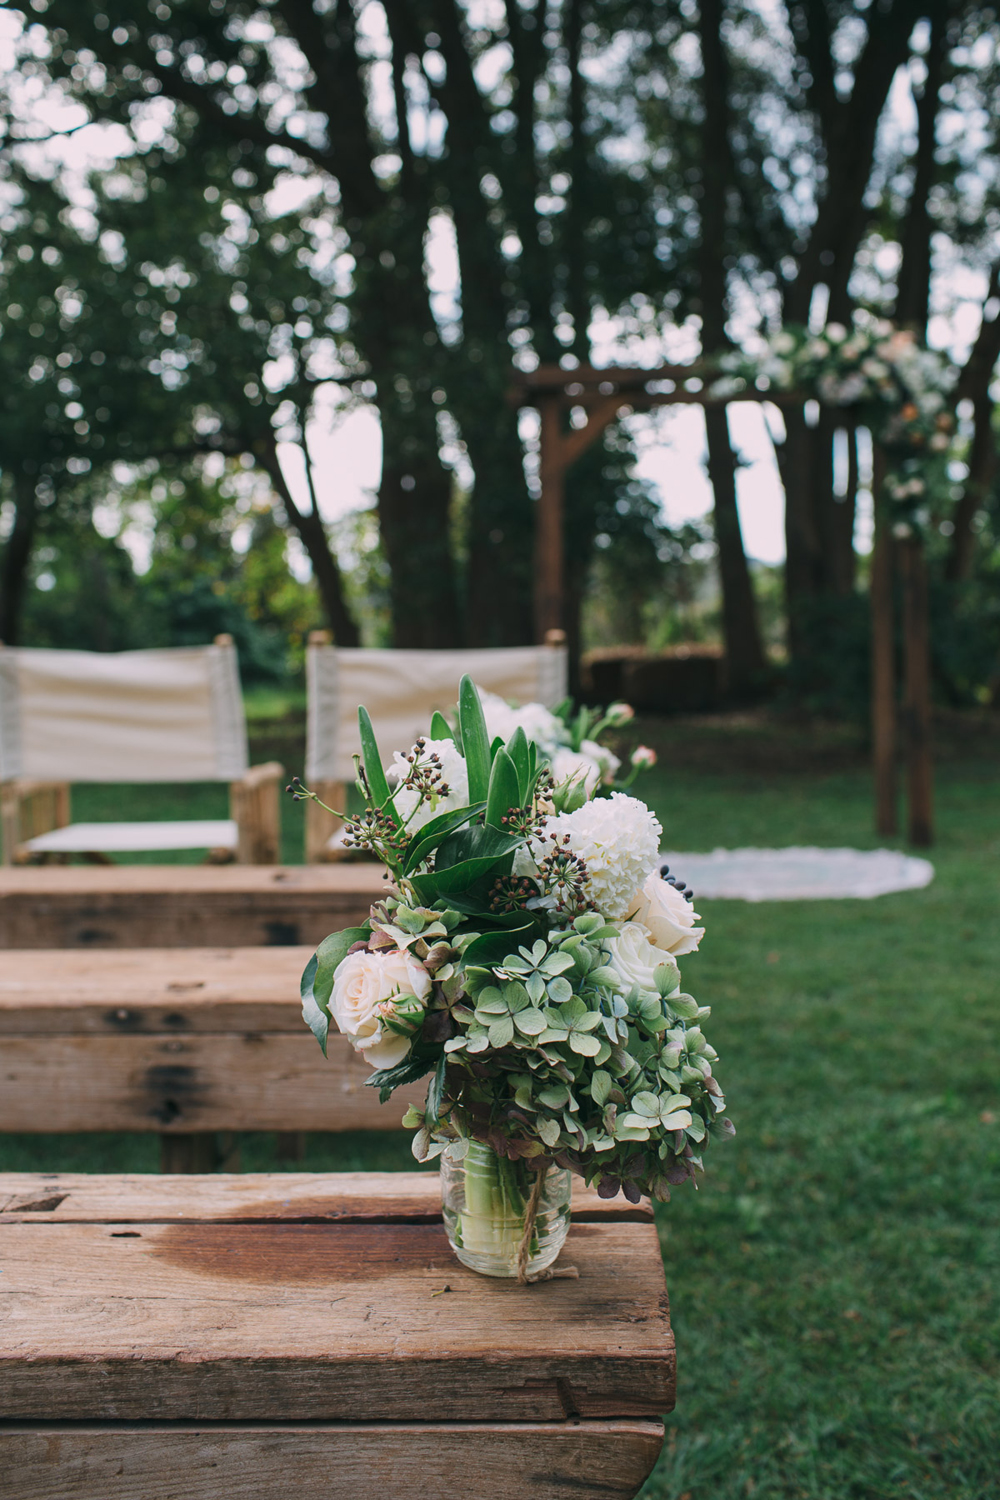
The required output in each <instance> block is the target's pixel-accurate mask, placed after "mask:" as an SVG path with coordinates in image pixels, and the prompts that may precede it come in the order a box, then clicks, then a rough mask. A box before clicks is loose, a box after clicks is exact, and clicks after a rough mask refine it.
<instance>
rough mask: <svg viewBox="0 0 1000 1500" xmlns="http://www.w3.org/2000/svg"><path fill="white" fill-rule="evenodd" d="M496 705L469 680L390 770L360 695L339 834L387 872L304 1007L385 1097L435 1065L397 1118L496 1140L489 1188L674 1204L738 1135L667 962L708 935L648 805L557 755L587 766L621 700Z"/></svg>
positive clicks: (326, 960)
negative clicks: (716, 1140)
mask: <svg viewBox="0 0 1000 1500" xmlns="http://www.w3.org/2000/svg"><path fill="white" fill-rule="evenodd" d="M503 707H504V709H505V710H506V713H507V714H513V715H514V716H515V718H516V719H517V721H516V722H514V719H511V718H505V717H504V714H502V713H501V711H500V708H498V706H497V704H496V703H494V702H492V701H491V700H490V699H489V698H487V699H486V701H485V702H483V701H481V699H480V696H479V694H478V693H477V690H476V688H475V686H474V685H473V683H472V682H471V681H470V680H469V679H468V678H466V679H464V680H463V682H462V686H461V694H460V703H459V714H458V722H457V724H456V726H455V728H454V729H451V728H450V726H448V725H447V722H446V721H445V720H444V719H443V718H442V717H441V716H440V715H436V716H435V719H434V722H433V723H432V726H431V738H430V739H428V740H426V741H418V743H417V745H416V746H414V748H413V749H412V750H411V751H409V752H408V753H407V754H405V755H404V754H400V753H397V754H396V755H395V756H394V758H393V768H394V771H395V778H394V780H395V785H394V786H390V783H389V779H388V778H387V776H386V774H385V771H384V770H383V763H382V760H381V757H380V754H379V750H378V746H377V745H376V743H375V738H374V734H373V732H372V728H371V722H370V720H369V717H368V715H367V713H366V712H365V710H364V709H361V710H360V711H359V717H360V724H361V740H362V746H363V758H362V759H361V760H359V763H358V787H359V790H360V792H361V795H362V797H363V799H364V804H365V806H364V810H363V812H361V813H360V814H358V815H357V816H356V817H354V818H352V819H351V820H350V829H349V836H350V840H351V842H352V843H353V844H354V845H356V846H357V847H360V848H364V849H367V850H369V851H370V852H371V853H372V854H374V855H375V856H376V857H377V858H379V859H380V860H382V861H383V862H384V863H385V865H386V868H387V872H388V874H389V876H390V878H391V881H392V888H391V892H390V893H389V894H387V895H386V897H385V899H384V900H383V901H380V902H379V903H377V904H376V905H375V906H373V908H372V912H371V917H370V919H369V921H367V922H366V923H364V924H363V925H362V926H360V927H355V928H349V929H347V930H346V931H342V932H337V933H334V934H332V935H331V936H330V937H328V938H327V939H326V940H325V941H324V942H323V943H322V944H321V945H320V948H319V949H318V951H317V953H316V954H315V955H314V957H313V959H312V960H311V961H310V963H309V965H308V967H307V969H306V971H305V974H304V975H303V981H302V997H303V1014H304V1017H305V1019H306V1021H307V1022H308V1024H309V1025H310V1027H311V1028H312V1030H313V1032H314V1034H315V1036H316V1037H317V1040H318V1041H319V1042H320V1044H321V1045H322V1046H323V1047H324V1050H325V1047H326V1041H327V1035H328V1030H329V1026H330V1022H331V1020H332V1021H333V1022H334V1024H335V1025H336V1026H337V1027H338V1028H339V1029H340V1030H341V1031H342V1032H343V1033H344V1034H345V1035H346V1036H347V1037H348V1038H349V1039H350V1041H351V1043H352V1045H353V1046H354V1047H356V1048H357V1049H358V1050H359V1051H361V1052H362V1053H363V1054H364V1055H365V1057H366V1058H367V1059H368V1061H369V1062H371V1063H372V1064H373V1066H374V1067H375V1068H376V1069H377V1071H376V1072H375V1073H374V1074H373V1076H372V1078H371V1079H370V1080H369V1082H370V1083H371V1084H372V1085H374V1086H376V1087H378V1088H379V1090H380V1093H381V1097H382V1099H383V1101H384V1100H386V1099H387V1098H388V1097H389V1095H390V1094H391V1093H392V1091H393V1090H394V1089H395V1088H397V1087H399V1086H400V1085H402V1084H404V1083H409V1082H412V1081H413V1080H415V1079H418V1078H421V1077H423V1076H425V1075H428V1074H429V1075H430V1082H429V1086H428V1090H427V1097H426V1103H425V1106H424V1108H423V1109H421V1110H415V1109H412V1108H411V1109H410V1110H409V1111H408V1112H407V1115H406V1118H405V1119H404V1124H406V1125H408V1126H410V1127H411V1128H414V1129H415V1130H416V1135H415V1138H414V1144H413V1150H414V1154H415V1155H416V1156H417V1158H418V1159H420V1160H425V1159H427V1158H429V1157H432V1156H435V1155H438V1154H440V1153H442V1152H443V1153H444V1154H445V1156H446V1157H447V1158H448V1159H449V1161H451V1162H458V1161H461V1160H463V1159H464V1158H466V1157H467V1155H468V1153H469V1151H470V1148H473V1147H474V1148H475V1149H476V1150H477V1151H478V1150H479V1148H481V1147H484V1146H485V1147H488V1148H489V1149H490V1151H491V1152H492V1153H493V1154H494V1157H495V1161H496V1163H497V1167H496V1170H495V1172H494V1177H493V1180H492V1185H493V1189H494V1190H495V1191H496V1192H498V1193H500V1195H501V1196H502V1197H504V1199H505V1201H507V1202H511V1201H514V1200H521V1201H522V1207H523V1201H524V1200H526V1199H527V1198H529V1197H531V1194H532V1189H533V1188H534V1187H537V1186H538V1185H539V1184H540V1183H541V1176H540V1175H539V1174H540V1173H543V1172H544V1170H545V1169H548V1168H552V1167H556V1168H561V1169H569V1170H570V1171H573V1172H576V1173H578V1174H580V1175H581V1176H582V1177H583V1178H584V1179H585V1180H586V1181H587V1182H588V1183H596V1185H597V1188H598V1191H599V1192H600V1193H601V1194H602V1196H605V1197H612V1196H614V1195H615V1194H617V1193H618V1192H619V1191H624V1193H625V1194H626V1196H627V1197H628V1198H629V1199H630V1200H631V1201H633V1202H637V1201H638V1200H639V1198H640V1197H641V1196H642V1195H643V1194H647V1195H649V1196H651V1197H654V1198H657V1199H666V1198H668V1197H669V1194H670V1188H671V1187H673V1186H676V1185H677V1184H680V1183H683V1182H685V1181H687V1180H688V1179H690V1178H693V1177H694V1175H695V1173H696V1172H697V1171H698V1170H699V1169H700V1168H701V1166H702V1153H703V1151H704V1148H705V1147H706V1146H707V1144H708V1142H709V1140H710V1139H711V1138H712V1137H713V1136H717V1135H726V1134H730V1133H731V1132H732V1126H731V1125H730V1123H729V1121H728V1120H726V1119H725V1118H724V1117H723V1114H722V1110H723V1096H722V1092H721V1090H720V1088H719V1085H718V1083H717V1082H716V1080H715V1078H714V1076H713V1072H712V1066H713V1063H714V1062H715V1060H716V1053H715V1051H714V1050H713V1048H712V1047H711V1045H710V1044H709V1042H708V1040H707V1038H706V1036H705V1034H704V1031H703V1027H702V1023H703V1022H704V1021H705V1019H706V1018H707V1016H708V1014H709V1011H708V1009H707V1008H706V1007H704V1006H699V1005H698V1003H697V1002H696V1001H695V1000H694V999H693V998H692V997H691V996H690V995H688V994H685V993H684V992H683V990H682V988H681V983H680V970H679V967H678V963H677V959H678V957H680V956H683V955H684V954H685V953H688V952H691V951H693V950H694V949H696V948H697V946H698V943H699V941H700V938H701V936H702V931H703V929H701V928H700V927H698V926H697V925H696V923H697V917H696V914H695V913H694V911H693V909H692V906H691V901H690V899H689V898H686V897H685V895H684V894H682V891H681V890H680V889H678V887H677V885H676V884H674V883H670V882H669V881H667V880H664V879H663V878H661V876H660V873H659V871H658V868H657V866H658V859H659V857H658V847H659V837H660V832H661V830H660V826H659V824H658V822H657V820H656V818H655V817H654V816H653V814H652V813H651V812H650V811H649V809H648V808H647V807H646V806H645V805H644V804H643V803H642V802H640V801H639V800H638V799H637V798H635V797H632V796H629V795H627V794H626V793H625V792H622V791H617V790H611V791H610V793H609V794H608V795H605V796H596V797H595V796H592V795H590V793H591V791H593V790H596V787H594V786H592V781H593V777H592V774H591V769H590V768H589V767H582V766H581V765H579V764H577V763H576V761H575V760H574V761H572V762H570V761H569V760H563V761H562V762H561V761H560V756H565V755H568V756H572V757H579V756H585V757H587V759H588V760H589V761H596V760H597V757H596V755H594V754H593V752H592V751H591V750H590V749H589V748H585V747H587V746H588V744H591V743H592V744H594V745H596V743H597V741H596V734H597V733H599V732H600V731H601V729H602V728H603V727H605V726H606V725H607V724H608V723H609V722H614V721H615V718H616V717H617V719H618V721H619V722H621V721H622V720H623V714H622V713H621V712H619V713H618V714H617V715H614V714H612V715H610V716H609V715H604V716H603V723H602V722H601V720H594V719H591V718H588V717H585V716H578V717H577V718H576V719H575V720H574V721H573V725H572V727H571V728H570V727H568V725H569V721H568V719H567V718H560V717H559V716H555V717H553V716H549V719H548V720H545V721H543V720H541V719H540V718H539V716H538V715H537V714H535V713H534V709H535V708H536V707H537V706H532V714H531V715H529V714H527V711H526V710H519V711H514V710H508V709H506V705H504V706H503ZM543 712H544V711H543ZM518 715H519V716H520V717H518ZM532 715H533V717H532ZM624 716H627V713H626V715H624ZM527 718H531V720H532V721H531V723H530V725H529V726H528V727H531V728H532V730H533V732H534V733H535V734H537V735H538V736H539V737H538V738H537V739H535V738H529V736H528V734H527V732H526V719H527ZM501 722H502V725H503V728H504V729H507V730H509V731H510V732H509V734H508V737H507V738H506V740H504V739H503V738H502V735H500V734H495V733H494V732H493V731H494V730H496V729H497V728H499V727H500V725H501ZM557 725H561V726H562V728H561V729H560V728H557ZM640 760H641V758H640ZM558 769H565V771H566V774H565V775H564V776H563V777H562V779H560V780H557V779H556V774H554V773H557V771H558ZM633 769H635V768H633ZM616 770H617V765H615V766H614V767H612V766H611V764H610V762H605V767H604V770H603V775H605V776H613V774H614V772H615V771H616ZM303 795H309V794H308V793H307V792H304V791H303ZM478 1161H479V1157H477V1162H478ZM535 1197H536V1200H537V1197H538V1194H537V1193H536V1195H535Z"/></svg>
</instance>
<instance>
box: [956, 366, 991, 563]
mask: <svg viewBox="0 0 1000 1500" xmlns="http://www.w3.org/2000/svg"><path fill="white" fill-rule="evenodd" d="M972 410H973V417H972V420H973V422H974V424H975V429H974V432H973V435H972V444H971V446H970V448H969V473H968V475H967V477H966V480H965V484H964V485H963V487H962V494H961V497H960V499H959V501H958V504H957V505H956V506H955V514H954V518H953V525H954V527H955V530H954V532H953V534H952V539H951V550H950V551H949V553H948V559H947V562H946V563H945V577H946V578H947V579H948V581H949V583H962V582H964V580H965V579H967V578H970V577H971V576H972V563H973V559H974V557H975V552H976V534H975V532H974V531H973V529H972V523H973V521H974V520H975V519H976V513H977V511H979V510H980V509H981V508H982V507H983V506H984V505H985V504H986V502H987V500H988V499H989V496H990V494H991V492H992V490H993V487H994V485H995V483H996V477H997V467H998V465H997V441H996V435H995V434H994V431H993V401H992V399H991V397H990V393H989V390H988V389H987V390H981V391H980V392H979V394H978V395H977V396H976V397H975V399H974V401H973V408H972Z"/></svg>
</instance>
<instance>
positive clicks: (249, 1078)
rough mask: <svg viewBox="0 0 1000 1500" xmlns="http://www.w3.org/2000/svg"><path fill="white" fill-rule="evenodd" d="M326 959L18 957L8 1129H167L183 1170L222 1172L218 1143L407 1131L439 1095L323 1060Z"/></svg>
mask: <svg viewBox="0 0 1000 1500" xmlns="http://www.w3.org/2000/svg"><path fill="white" fill-rule="evenodd" d="M311 952H312V950H311V948H306V947H303V948H217V949H194V948H173V949H169V948H145V949H130V950H128V951H125V952H122V951H119V950H110V951H101V952H86V953H81V952H79V951H76V952H74V951H72V950H69V949H62V950H57V951H55V952H51V953H46V952H41V951H37V950H28V951H24V950H14V951H11V952H8V953H5V954H4V955H3V960H2V962H0V1131H17V1132H28V1133H31V1132H38V1133H44V1134H50V1133H62V1132H74V1131H92V1130H136V1131H156V1132H158V1133H159V1134H160V1136H161V1142H162V1161H161V1164H162V1167H163V1170H164V1171H170V1172H183V1171H198V1170H202V1171H207V1170H211V1169H212V1168H213V1166H216V1165H218V1164H219V1146H218V1141H217V1135H216V1133H217V1132H233V1131H244V1130H276V1131H278V1132H280V1133H282V1134H285V1135H288V1134H291V1133H297V1132H302V1131H309V1130H320V1131H340V1130H391V1129H397V1128H398V1127H399V1122H400V1119H401V1118H402V1115H403V1112H404V1110H405V1108H406V1104H407V1103H408V1102H409V1101H410V1100H412V1101H413V1102H415V1103H416V1102H422V1099H423V1086H422V1085H413V1086H412V1087H411V1088H410V1089H409V1090H401V1091H400V1092H399V1093H397V1094H395V1095H393V1099H392V1101H391V1102H390V1103H388V1104H385V1105H382V1104H380V1103H379V1100H378V1093H377V1092H376V1090H375V1089H370V1088H366V1087H365V1086H364V1085H365V1080H366V1078H368V1077H369V1076H370V1072H371V1069H370V1068H369V1066H368V1064H367V1063H366V1062H364V1060H363V1059H362V1058H361V1057H359V1056H358V1054H357V1053H355V1052H354V1051H353V1049H352V1048H351V1047H350V1045H349V1044H348V1043H347V1042H346V1040H345V1039H344V1038H343V1037H342V1036H340V1035H339V1034H338V1033H332V1034H331V1036H330V1042H329V1057H328V1058H324V1057H323V1054H322V1053H321V1052H320V1049H319V1048H318V1047H317V1045H316V1043H315V1041H314V1040H313V1037H312V1035H311V1033H310V1032H309V1031H308V1030H307V1029H306V1027H305V1025H304V1024H303V1021H302V1015H301V1005H300V1001H299V999H298V993H299V977H300V975H301V972H302V969H303V968H304V966H305V964H306V963H307V961H308V959H309V956H310V953H311ZM291 1145H292V1143H291V1142H288V1143H287V1146H288V1148H289V1149H291ZM293 1154H294V1153H293Z"/></svg>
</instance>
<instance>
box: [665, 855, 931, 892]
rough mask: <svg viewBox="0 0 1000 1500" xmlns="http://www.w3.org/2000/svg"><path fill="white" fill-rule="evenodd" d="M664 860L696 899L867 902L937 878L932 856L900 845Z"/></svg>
mask: <svg viewBox="0 0 1000 1500" xmlns="http://www.w3.org/2000/svg"><path fill="white" fill-rule="evenodd" d="M663 859H664V861H665V862H666V864H668V865H669V867H670V874H671V875H672V876H674V877H676V879H677V880H682V881H684V882H685V884H686V885H687V886H688V887H689V888H690V889H691V890H693V891H694V893H695V900H696V901H697V900H699V899H702V900H706V901H709V900H712V899H713V898H717V899H720V900H729V901H830V900H837V899H841V898H844V897H849V896H853V897H861V898H862V899H865V900H867V899H870V898H871V897H872V896H885V895H888V894H889V893H890V892H891V891H913V890H919V889H920V887H921V886H925V885H929V884H930V882H931V881H932V880H933V879H934V866H933V865H932V864H931V862H930V860H927V859H917V858H915V856H913V855H912V854H900V853H899V852H898V851H897V850H895V849H806V848H790V849H713V850H712V852H711V854H684V853H674V852H672V851H667V852H666V853H664V855H663Z"/></svg>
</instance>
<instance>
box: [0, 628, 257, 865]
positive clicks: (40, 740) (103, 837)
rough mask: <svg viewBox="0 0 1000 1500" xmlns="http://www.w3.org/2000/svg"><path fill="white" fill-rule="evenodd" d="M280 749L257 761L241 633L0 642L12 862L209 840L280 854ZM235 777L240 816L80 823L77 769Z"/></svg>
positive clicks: (105, 774)
mask: <svg viewBox="0 0 1000 1500" xmlns="http://www.w3.org/2000/svg"><path fill="white" fill-rule="evenodd" d="M282 775H283V771H282V767H281V766H280V765H278V764H277V762H271V763H269V764H267V765H261V766H255V767H253V768H248V765H247V736H246V722H245V719H244V715H243V703H242V698H241V696H240V683H239V673H238V669H237V661H236V651H235V648H234V646H233V642H232V637H231V636H218V637H217V638H216V641H215V644H214V645H211V646H194V647H179V648H173V649H168V650H162V651H121V652H97V651H48V650H38V649H34V648H22V647H0V819H2V829H3V856H2V858H3V863H4V864H6V865H9V864H12V863H14V862H28V861H31V860H34V859H50V858H56V859H59V858H66V857H68V856H69V855H71V854H84V855H88V856H90V857H91V858H93V859H96V860H98V861H104V860H106V858H107V855H108V854H110V853H126V852H139V851H142V852H146V851H160V850H167V849H209V850H212V851H217V853H216V856H215V857H220V856H221V857H222V858H224V859H226V858H228V859H235V860H236V861H237V862H238V863H240V864H273V863H275V862H276V861H277V859H278V846H279V826H280V824H279V807H278V796H279V793H278V783H279V781H280V779H281V777H282ZM190 781H227V782H229V784H230V788H229V804H230V817H229V818H228V819H213V820H210V821H209V820H205V821H185V822H181V821H174V822H156V823H73V822H71V820H70V783H71V782H103V783H108V782H144V783H154V782H190Z"/></svg>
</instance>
